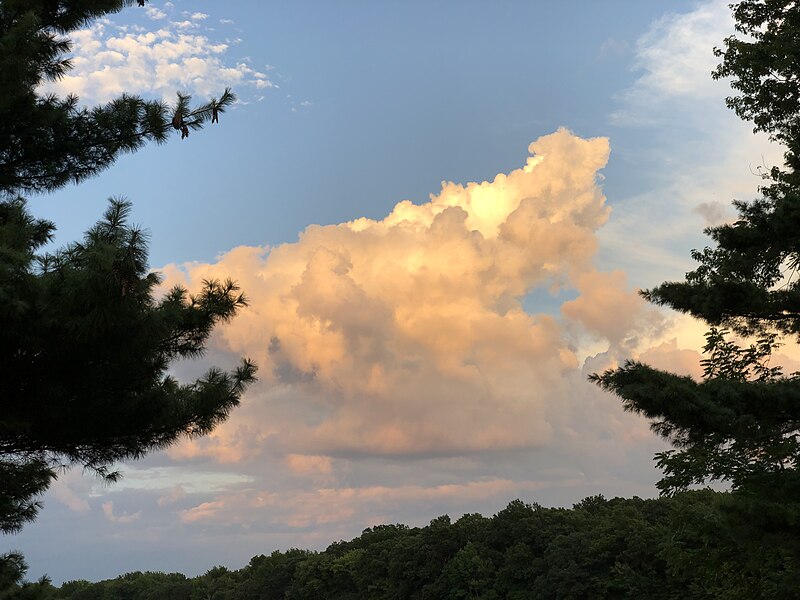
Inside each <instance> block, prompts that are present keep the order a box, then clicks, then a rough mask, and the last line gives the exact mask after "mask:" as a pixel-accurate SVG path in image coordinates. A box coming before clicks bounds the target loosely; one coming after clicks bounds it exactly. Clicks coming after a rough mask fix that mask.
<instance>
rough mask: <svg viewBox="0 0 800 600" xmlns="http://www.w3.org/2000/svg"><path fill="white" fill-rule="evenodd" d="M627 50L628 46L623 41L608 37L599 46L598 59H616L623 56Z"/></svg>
mask: <svg viewBox="0 0 800 600" xmlns="http://www.w3.org/2000/svg"><path fill="white" fill-rule="evenodd" d="M628 48H629V44H628V42H626V41H625V40H616V39H614V38H613V37H610V38H608V39H607V40H606V41H605V42H603V43H602V45H601V46H600V52H599V58H600V59H607V58H618V57H620V56H622V55H624V54H625V53H626V52H627V51H628Z"/></svg>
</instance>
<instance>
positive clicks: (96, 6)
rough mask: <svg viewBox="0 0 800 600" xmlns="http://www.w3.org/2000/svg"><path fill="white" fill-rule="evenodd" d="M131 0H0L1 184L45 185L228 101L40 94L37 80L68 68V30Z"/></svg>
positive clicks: (196, 125) (103, 164)
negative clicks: (91, 99)
mask: <svg viewBox="0 0 800 600" xmlns="http://www.w3.org/2000/svg"><path fill="white" fill-rule="evenodd" d="M132 3H133V2H132V0H2V1H0V90H2V93H1V94H0V116H2V117H3V118H2V119H1V120H0V191H2V192H9V191H12V192H16V193H25V192H26V191H32V190H33V191H50V190H54V189H56V188H58V187H61V186H63V185H64V184H66V183H69V182H79V181H82V180H84V179H86V178H87V177H91V176H93V175H96V174H97V173H98V172H100V171H102V170H103V169H105V168H107V167H109V166H110V165H111V164H112V163H113V162H114V161H115V160H116V159H117V158H118V157H119V155H120V154H121V153H124V152H133V151H135V150H138V149H139V148H141V147H142V146H143V145H144V144H145V143H147V142H150V141H154V142H156V143H159V144H160V143H164V142H166V141H167V139H168V138H169V137H170V134H173V133H180V134H181V137H182V138H185V137H188V135H189V131H190V130H197V129H200V128H202V127H203V125H204V124H205V123H207V122H216V121H218V119H219V115H220V114H221V113H223V112H225V109H226V108H227V107H229V106H230V105H231V104H232V103H233V102H234V101H235V99H236V98H235V96H234V94H233V93H232V92H231V91H230V90H229V89H226V90H225V91H224V92H223V93H222V95H221V96H220V97H219V98H216V99H211V100H210V101H208V102H206V103H204V104H202V105H199V106H195V107H192V106H191V104H190V101H191V97H190V96H188V95H185V94H180V93H179V94H178V97H177V100H176V102H175V103H174V104H172V105H170V104H168V103H166V102H164V101H162V100H144V99H142V98H141V97H139V96H137V95H132V94H122V95H121V96H119V97H118V98H115V99H114V100H112V101H111V102H109V103H107V104H105V105H102V106H96V107H94V108H87V107H85V106H81V104H80V103H79V99H78V98H77V97H76V96H73V95H70V96H67V97H66V98H58V97H56V96H53V95H42V94H41V93H40V92H39V91H38V90H37V86H39V84H41V83H43V82H46V81H52V80H56V79H59V78H61V77H63V76H64V75H65V74H66V73H67V72H68V71H69V69H70V68H71V62H70V59H69V56H68V55H69V51H70V49H71V47H72V44H71V42H70V40H69V34H70V32H73V31H75V30H76V29H79V28H81V27H85V26H86V25H87V24H88V23H90V22H91V21H92V20H94V19H97V18H98V17H101V16H103V15H106V14H108V13H112V12H116V11H119V10H121V9H122V8H123V7H125V6H127V5H130V4H132Z"/></svg>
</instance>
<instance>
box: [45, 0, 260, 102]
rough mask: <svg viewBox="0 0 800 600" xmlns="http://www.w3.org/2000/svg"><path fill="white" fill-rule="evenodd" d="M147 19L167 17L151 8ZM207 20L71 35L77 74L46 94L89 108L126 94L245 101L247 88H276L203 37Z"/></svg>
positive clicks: (102, 24)
mask: <svg viewBox="0 0 800 600" xmlns="http://www.w3.org/2000/svg"><path fill="white" fill-rule="evenodd" d="M147 15H148V17H149V18H150V19H152V20H154V21H157V22H159V23H161V21H162V20H163V19H165V18H166V16H167V14H166V13H165V12H164V11H162V10H159V9H155V8H152V7H149V8H148V12H147ZM206 16H207V15H204V14H203V13H195V14H192V15H191V17H190V20H185V21H170V22H168V23H166V24H163V25H162V26H161V27H160V28H159V29H157V30H155V31H145V30H144V29H143V28H141V27H138V26H134V27H129V26H117V25H114V24H113V23H111V22H109V21H98V22H95V23H94V24H93V25H92V26H91V27H89V28H87V29H82V30H79V31H76V32H73V33H72V34H70V36H71V38H72V40H73V57H72V64H73V67H74V68H73V69H72V70H70V71H69V72H68V73H67V75H66V76H65V77H64V78H63V79H61V80H59V81H56V82H49V83H47V84H46V85H45V86H44V89H45V90H46V91H48V92H53V93H56V94H58V95H60V96H64V95H66V94H76V95H78V96H79V97H80V99H81V100H82V101H83V102H85V103H89V104H91V103H98V102H105V101H108V100H110V99H112V98H114V97H116V96H118V95H119V94H121V93H122V92H128V93H138V94H142V95H144V96H157V97H170V96H173V95H174V93H175V91H176V90H181V91H184V92H189V93H192V94H197V95H198V96H201V97H210V96H212V95H218V94H219V93H221V91H222V90H223V89H224V88H225V87H228V86H229V87H234V88H236V90H237V92H238V93H239V95H240V96H246V95H247V90H248V88H249V89H252V90H264V89H267V88H270V87H274V84H273V83H272V81H271V80H270V79H269V77H268V75H267V74H266V72H263V71H260V70H258V69H256V68H253V67H252V66H250V65H249V64H248V63H247V62H246V61H245V60H238V61H237V60H231V58H230V57H229V56H228V50H229V44H228V43H225V42H219V41H214V40H212V39H211V38H210V37H209V36H208V35H206V34H205V33H204V32H203V30H202V27H201V24H202V21H203V20H204V19H205V18H206ZM265 70H266V69H265Z"/></svg>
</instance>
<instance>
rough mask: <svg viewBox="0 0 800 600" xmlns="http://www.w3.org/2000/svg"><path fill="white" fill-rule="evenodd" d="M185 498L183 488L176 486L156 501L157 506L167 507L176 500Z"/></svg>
mask: <svg viewBox="0 0 800 600" xmlns="http://www.w3.org/2000/svg"><path fill="white" fill-rule="evenodd" d="M185 497H186V490H184V489H183V487H181V486H179V485H176V486H175V487H174V488H172V490H171V491H170V493H169V494H166V495H164V496H160V497H159V498H158V500H156V502H157V504H158V505H159V506H167V505H168V504H174V503H175V502H177V501H178V500H181V499H182V498H185Z"/></svg>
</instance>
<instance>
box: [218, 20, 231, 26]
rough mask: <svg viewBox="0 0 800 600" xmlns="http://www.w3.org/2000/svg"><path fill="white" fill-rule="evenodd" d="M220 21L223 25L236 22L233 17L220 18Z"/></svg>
mask: <svg viewBox="0 0 800 600" xmlns="http://www.w3.org/2000/svg"><path fill="white" fill-rule="evenodd" d="M219 22H220V24H222V25H233V24H234V23H235V21H234V20H233V19H220V20H219Z"/></svg>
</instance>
